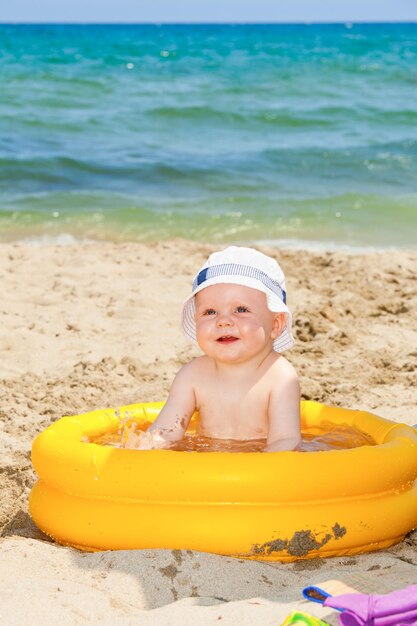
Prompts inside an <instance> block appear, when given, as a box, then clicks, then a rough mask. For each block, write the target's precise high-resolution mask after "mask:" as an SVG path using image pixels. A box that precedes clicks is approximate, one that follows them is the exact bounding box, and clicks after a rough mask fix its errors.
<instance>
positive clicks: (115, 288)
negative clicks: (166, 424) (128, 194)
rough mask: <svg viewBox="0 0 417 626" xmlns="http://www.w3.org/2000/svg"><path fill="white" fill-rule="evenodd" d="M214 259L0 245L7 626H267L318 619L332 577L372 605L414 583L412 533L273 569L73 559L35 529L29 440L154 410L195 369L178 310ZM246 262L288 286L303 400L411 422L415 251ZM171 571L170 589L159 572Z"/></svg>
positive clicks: (207, 561) (195, 247) (196, 253)
mask: <svg viewBox="0 0 417 626" xmlns="http://www.w3.org/2000/svg"><path fill="white" fill-rule="evenodd" d="M222 245H223V244H222ZM218 247H220V246H215V245H212V244H206V243H202V242H191V241H186V240H171V241H160V242H153V243H112V242H93V243H76V244H72V245H71V246H64V245H45V246H33V245H27V244H22V243H21V242H20V243H10V244H1V245H0V272H1V275H2V279H3V284H4V293H5V297H4V298H3V301H2V304H1V309H0V310H1V316H2V317H1V319H2V322H3V324H2V327H1V329H0V345H1V347H2V349H3V354H4V355H5V358H4V359H3V360H2V363H1V364H0V368H1V376H0V393H1V399H2V403H1V421H0V425H1V428H0V450H1V451H2V458H1V461H0V470H1V471H2V476H3V479H4V485H5V487H4V492H3V498H2V502H1V507H0V528H1V529H2V538H1V540H0V543H1V552H2V558H1V563H0V580H1V581H2V589H3V594H5V596H4V597H5V600H4V602H3V601H2V604H3V612H4V615H7V622H8V623H10V624H14V623H16V624H18V623H25V622H26V621H27V620H28V619H29V615H30V611H31V610H34V611H35V615H39V616H40V615H41V612H42V611H45V606H46V605H47V604H48V606H49V607H50V608H49V609H48V612H49V613H50V615H51V621H50V622H47V621H46V622H45V620H43V621H44V623H52V617H53V619H54V620H55V621H56V616H57V615H58V614H59V615H60V616H62V623H63V624H84V623H88V621H89V620H90V619H93V620H98V619H102V620H104V621H103V623H109V624H110V622H111V621H112V620H113V622H112V623H117V624H118V623H120V624H128V623H130V622H129V620H130V619H137V618H140V619H141V620H142V619H143V620H144V621H143V623H148V621H146V620H149V623H156V624H161V625H162V624H164V623H168V622H169V623H171V624H178V625H181V626H183V624H188V623H190V624H191V623H195V621H198V622H199V623H201V624H203V625H206V624H214V623H218V622H217V621H216V620H217V619H218V617H219V616H223V618H224V619H223V621H222V623H223V624H237V623H239V624H246V623H248V624H249V623H254V621H256V619H258V618H259V616H261V615H262V621H263V623H265V624H273V623H274V624H277V623H278V621H277V619H278V617H284V615H287V614H288V613H290V611H291V608H293V607H298V609H299V610H305V611H306V612H309V613H311V614H316V615H322V616H323V613H320V612H317V611H319V610H322V609H320V607H318V608H316V606H312V605H311V603H306V602H305V601H302V600H301V595H300V593H301V588H302V586H303V585H304V584H307V583H319V582H320V581H324V580H326V579H329V578H336V579H339V580H344V581H345V582H346V583H348V582H349V581H351V582H352V581H353V583H355V581H356V584H357V585H360V586H359V587H358V588H359V589H360V590H361V591H366V590H367V588H368V589H370V591H372V592H375V593H382V592H385V591H391V590H394V589H396V588H399V587H404V586H406V585H407V584H417V559H416V556H415V555H416V547H417V531H414V532H413V533H411V534H410V535H409V536H408V538H407V539H406V540H405V541H403V542H402V543H401V544H399V545H397V546H395V547H393V548H390V549H389V550H384V551H381V552H375V553H370V554H368V555H362V556H359V557H355V558H348V557H335V558H332V559H327V560H323V561H317V562H316V561H314V562H308V561H299V562H296V563H294V564H292V565H289V566H283V565H282V564H276V565H274V566H273V567H272V568H271V564H267V563H262V562H250V563H249V562H243V561H239V560H235V559H230V558H228V557H219V556H216V555H205V554H202V553H191V554H188V553H187V552H186V551H180V555H178V554H177V556H175V554H174V553H178V552H179V551H174V553H171V551H159V550H155V551H134V552H132V553H125V552H120V553H95V554H85V553H80V552H78V551H76V550H72V549H70V548H63V547H61V546H58V545H56V544H54V543H51V542H50V541H49V540H48V539H47V538H46V537H45V536H43V535H42V534H41V533H40V531H38V530H37V529H36V527H35V526H34V525H33V523H32V522H31V520H30V518H29V516H28V510H27V497H28V493H29V490H30V488H31V486H32V484H33V482H34V480H35V476H34V472H33V470H32V468H31V464H30V445H31V442H32V440H33V438H34V436H35V435H36V434H37V433H38V432H40V430H42V429H44V428H45V427H46V426H47V425H48V424H50V423H51V422H52V421H55V420H56V419H58V418H59V417H61V416H62V415H64V414H78V413H82V412H85V411H88V410H92V409H94V408H104V407H107V406H119V405H123V404H130V403H134V402H140V401H152V400H160V399H163V398H164V397H165V396H166V394H167V391H168V389H169V385H170V382H171V380H172V378H173V376H174V374H175V372H176V371H177V370H178V368H179V367H180V366H181V365H182V364H183V363H184V362H186V361H188V360H189V359H191V358H192V357H193V356H195V355H196V354H198V350H197V348H195V347H194V346H193V345H192V344H189V343H188V342H187V340H186V339H185V338H184V337H183V336H182V332H181V329H180V325H179V314H180V308H181V303H182V301H183V300H184V299H185V297H186V296H187V295H188V293H189V290H190V286H191V280H192V277H193V275H194V274H195V272H196V271H197V270H198V268H199V267H200V265H201V264H202V262H203V261H204V260H205V258H206V257H207V255H208V254H209V253H210V252H211V251H212V250H214V249H215V248H218ZM256 247H259V248H260V249H262V250H263V251H264V252H266V253H269V254H271V255H273V256H275V257H276V258H277V259H278V261H279V262H280V264H281V265H282V267H283V269H284V272H285V274H286V279H287V291H288V303H289V306H290V308H291V310H292V313H293V318H294V322H293V324H294V325H293V331H294V334H295V338H296V340H297V341H296V346H295V347H294V348H293V349H291V350H289V351H288V353H286V356H287V357H288V358H289V360H290V361H291V362H292V363H293V364H294V366H295V367H296V369H297V370H298V373H299V375H300V378H301V387H302V395H303V397H304V398H306V399H315V400H318V401H321V402H324V403H327V404H335V405H338V406H346V407H351V408H360V409H364V410H370V411H371V412H375V413H377V414H378V415H381V416H383V417H387V418H390V419H393V420H395V421H403V422H405V423H408V424H410V425H413V424H415V423H417V415H416V412H415V406H416V405H417V389H416V387H415V384H414V383H415V371H416V368H417V351H416V349H415V346H416V345H417V320H416V318H415V315H414V311H415V304H416V301H417V284H416V279H415V267H416V261H417V252H414V251H411V252H410V251H395V252H390V253H389V254H387V253H380V252H379V253H376V252H370V253H366V254H364V253H361V254H354V255H352V254H349V253H346V252H341V251H337V252H317V251H316V252H312V251H305V250H304V251H299V250H290V249H281V250H279V249H277V248H274V247H270V246H265V245H259V246H258V245H257V244H256ZM176 559H177V560H176ZM178 559H182V560H181V562H180V561H179V560H178ZM196 563H199V568H194V566H195V564H196ZM41 564H42V565H41ZM172 564H173V565H174V566H175V572H174V569H172V568H171V569H170V570H169V571H170V572H171V570H172V577H171V578H170V577H169V576H168V577H167V576H165V575H164V574H162V573H161V570H163V569H164V568H167V567H168V566H170V565H172ZM193 568H194V569H193ZM376 570H378V574H379V576H378V577H375V571H376ZM10 571H16V572H22V573H21V574H20V573H19V574H16V575H15V576H12V577H11V576H10ZM196 572H197V573H196ZM214 572H216V574H214ZM149 577H151V582H149ZM264 577H266V578H268V580H269V581H270V583H268V582H265V579H264ZM57 588H59V589H60V590H61V591H59V592H58V591H57ZM158 588H159V591H158ZM216 597H217V600H216V599H215V598H216ZM111 598H113V600H112V601H110V599H111ZM187 598H188V599H187ZM218 598H222V600H219V599H218ZM254 598H257V600H255V599H254ZM317 606H318V605H317ZM77 607H78V608H77ZM157 607H159V608H157ZM161 607H162V608H161ZM77 611H78V612H77ZM110 616H112V620H110ZM323 617H324V616H323ZM19 618H20V622H19ZM324 618H325V619H326V617H324ZM13 619H14V620H15V621H13ZM32 619H33V613H32ZM39 619H40V617H39ZM106 620H108V621H107V622H106ZM152 620H154V621H153V622H152ZM35 621H36V620H35ZM141 623H142V622H141ZM334 623H337V622H334Z"/></svg>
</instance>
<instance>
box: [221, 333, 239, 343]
mask: <svg viewBox="0 0 417 626" xmlns="http://www.w3.org/2000/svg"><path fill="white" fill-rule="evenodd" d="M234 341H238V337H233V336H232V335H223V336H222V337H219V338H218V339H217V342H218V343H233V342H234Z"/></svg>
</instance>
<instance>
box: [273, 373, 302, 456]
mask: <svg viewBox="0 0 417 626" xmlns="http://www.w3.org/2000/svg"><path fill="white" fill-rule="evenodd" d="M280 365H281V367H280V368H279V376H278V377H277V380H275V381H274V386H273V389H272V390H271V395H270V400H269V409H268V418H269V428H268V439H267V447H266V449H265V451H266V452H278V451H280V450H294V448H295V447H296V446H297V445H298V444H299V443H300V441H301V433H300V383H299V381H298V376H297V374H296V372H295V370H294V368H293V367H292V366H291V365H290V363H288V361H285V362H283V363H280Z"/></svg>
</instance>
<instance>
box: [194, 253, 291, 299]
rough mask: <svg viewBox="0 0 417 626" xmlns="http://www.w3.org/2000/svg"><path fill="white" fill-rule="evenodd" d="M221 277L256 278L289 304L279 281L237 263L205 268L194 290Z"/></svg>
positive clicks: (197, 277)
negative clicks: (208, 281)
mask: <svg viewBox="0 0 417 626" xmlns="http://www.w3.org/2000/svg"><path fill="white" fill-rule="evenodd" d="M219 276H247V277H248V278H255V279H256V280H259V281H260V282H261V283H262V284H263V285H265V287H268V289H270V290H271V291H272V292H273V293H275V294H276V295H277V296H278V297H279V298H280V299H281V300H282V301H283V303H284V304H286V302H287V294H286V293H285V290H284V289H282V287H281V285H280V284H279V282H278V281H276V280H274V279H273V278H271V277H270V276H268V274H265V272H262V271H261V270H259V269H257V268H256V267H251V266H250V265H238V264H235V263H225V264H223V265H213V266H212V267H205V268H204V269H202V270H201V272H199V273H198V274H197V276H196V277H195V279H194V281H193V287H192V290H193V291H195V289H197V287H199V286H200V285H202V284H203V283H204V282H206V281H207V280H210V279H211V278H218V277H219Z"/></svg>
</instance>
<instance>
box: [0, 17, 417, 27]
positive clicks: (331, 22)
mask: <svg viewBox="0 0 417 626" xmlns="http://www.w3.org/2000/svg"><path fill="white" fill-rule="evenodd" d="M347 24H348V25H351V26H354V25H361V24H417V17H416V18H413V19H409V20H385V19H376V20H348V19H346V20H336V21H334V20H324V21H317V22H316V21H311V20H304V21H300V22H299V21H282V22H276V21H266V22H264V21H248V22H246V21H226V22H220V21H219V22H211V21H207V22H206V21H195V22H194V21H190V22H173V21H156V22H150V21H146V22H135V21H131V22H128V21H124V22H120V21H115V22H112V21H103V22H95V21H89V20H87V21H68V22H61V21H55V20H54V21H43V20H42V21H28V22H26V21H6V22H3V21H1V20H0V26H324V25H335V26H336V25H342V26H343V25H347Z"/></svg>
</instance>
